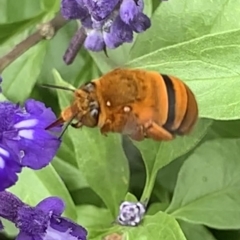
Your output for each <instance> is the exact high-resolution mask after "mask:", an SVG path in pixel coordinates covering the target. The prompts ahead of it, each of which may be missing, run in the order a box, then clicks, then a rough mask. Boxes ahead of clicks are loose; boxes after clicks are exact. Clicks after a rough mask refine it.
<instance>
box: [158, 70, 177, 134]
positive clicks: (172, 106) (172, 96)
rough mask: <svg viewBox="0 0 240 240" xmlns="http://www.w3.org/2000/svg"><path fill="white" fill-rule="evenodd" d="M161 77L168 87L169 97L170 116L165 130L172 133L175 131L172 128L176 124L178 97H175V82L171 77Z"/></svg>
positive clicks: (164, 126)
mask: <svg viewBox="0 0 240 240" xmlns="http://www.w3.org/2000/svg"><path fill="white" fill-rule="evenodd" d="M161 76H162V78H163V80H164V83H165V85H166V88H167V97H168V116H167V121H166V123H165V124H164V125H163V128H165V129H166V130H167V131H169V132H171V133H172V132H173V131H171V127H172V125H173V123H174V119H175V103H176V95H175V90H174V87H173V82H172V80H171V79H170V77H168V76H167V75H164V74H161Z"/></svg>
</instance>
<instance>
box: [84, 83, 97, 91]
mask: <svg viewBox="0 0 240 240" xmlns="http://www.w3.org/2000/svg"><path fill="white" fill-rule="evenodd" d="M83 90H85V91H87V92H92V91H94V90H95V85H94V84H93V83H91V82H90V83H88V84H86V85H84V86H83Z"/></svg>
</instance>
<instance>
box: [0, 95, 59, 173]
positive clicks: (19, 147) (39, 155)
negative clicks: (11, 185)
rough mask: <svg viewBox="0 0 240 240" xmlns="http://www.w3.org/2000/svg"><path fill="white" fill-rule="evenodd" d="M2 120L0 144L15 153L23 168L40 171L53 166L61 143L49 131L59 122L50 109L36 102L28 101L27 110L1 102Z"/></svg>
mask: <svg viewBox="0 0 240 240" xmlns="http://www.w3.org/2000/svg"><path fill="white" fill-rule="evenodd" d="M0 119H1V126H0V143H1V144H3V145H5V146H7V147H8V148H11V149H12V151H13V152H15V154H16V155H17V156H18V158H19V162H20V164H21V165H22V166H27V167H30V168H32V169H40V168H43V167H45V166H46V165H47V164H49V162H50V161H51V160H52V158H53V157H54V156H55V154H56V152H57V150H58V148H59V146H60V142H61V141H60V140H59V139H58V138H57V136H55V135H54V134H51V133H50V132H48V131H46V130H45V128H46V127H47V126H48V125H49V124H50V123H51V122H53V121H54V120H55V119H56V117H55V115H54V113H53V112H52V110H51V109H50V108H46V107H45V105H44V104H43V103H41V102H38V101H35V100H33V99H29V100H27V101H26V102H25V104H24V107H21V106H20V105H18V104H14V103H11V102H1V103H0ZM54 130H55V131H59V130H61V128H55V129H54Z"/></svg>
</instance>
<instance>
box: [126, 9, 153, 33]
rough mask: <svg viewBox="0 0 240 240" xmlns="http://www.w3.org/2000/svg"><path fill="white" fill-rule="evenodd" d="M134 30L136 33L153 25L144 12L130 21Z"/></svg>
mask: <svg viewBox="0 0 240 240" xmlns="http://www.w3.org/2000/svg"><path fill="white" fill-rule="evenodd" d="M129 25H130V26H131V28H132V30H133V31H134V32H136V33H140V32H144V31H146V30H147V29H148V28H150V27H151V20H150V19H149V17H148V16H147V15H145V14H144V13H141V12H140V13H139V14H138V15H137V16H136V17H135V18H134V19H133V20H132V21H131V22H130V23H129Z"/></svg>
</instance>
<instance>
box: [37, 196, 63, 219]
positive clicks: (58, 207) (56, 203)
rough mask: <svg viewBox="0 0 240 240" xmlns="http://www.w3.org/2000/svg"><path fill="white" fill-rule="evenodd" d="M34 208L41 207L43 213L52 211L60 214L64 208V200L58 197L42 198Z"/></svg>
mask: <svg viewBox="0 0 240 240" xmlns="http://www.w3.org/2000/svg"><path fill="white" fill-rule="evenodd" d="M36 208H38V209H41V210H42V211H43V212H45V213H47V214H48V213H49V212H52V214H55V215H61V214H62V213H63V211H64V209H65V204H64V201H63V200H62V199H61V198H58V197H48V198H45V199H43V200H42V201H41V202H40V203H38V205H37V206H36Z"/></svg>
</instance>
